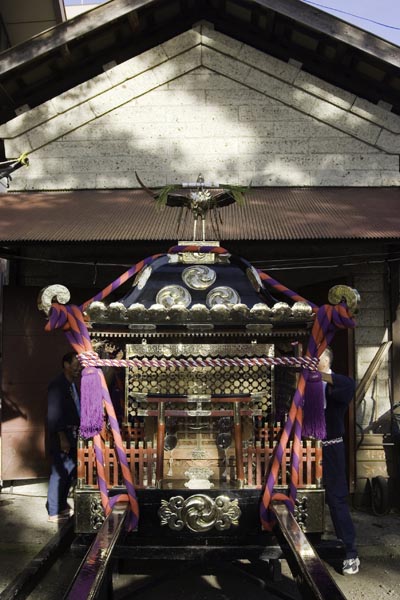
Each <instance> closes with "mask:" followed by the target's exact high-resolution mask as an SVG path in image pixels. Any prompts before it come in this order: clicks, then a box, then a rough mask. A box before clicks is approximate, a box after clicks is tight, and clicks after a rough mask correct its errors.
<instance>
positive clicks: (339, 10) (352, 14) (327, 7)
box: [302, 0, 400, 31]
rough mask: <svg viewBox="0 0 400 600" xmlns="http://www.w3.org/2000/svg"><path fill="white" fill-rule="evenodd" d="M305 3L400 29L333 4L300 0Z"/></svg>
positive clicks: (382, 25)
mask: <svg viewBox="0 0 400 600" xmlns="http://www.w3.org/2000/svg"><path fill="white" fill-rule="evenodd" d="M302 2H304V3H305V4H312V5H313V6H318V8H323V9H325V10H333V11H335V12H338V13H341V14H343V15H347V16H349V17H355V18H356V19H361V20H362V21H368V22H369V23H374V25H379V26H380V27H387V28H388V29H395V30H396V31H400V27H396V26H395V25H388V24H387V23H381V22H380V21H375V20H374V19H369V18H368V17H362V16H361V15H355V14H354V13H351V12H347V11H346V10H341V9H340V8H334V7H333V6H326V5H325V4H319V2H313V1H312V0H302Z"/></svg>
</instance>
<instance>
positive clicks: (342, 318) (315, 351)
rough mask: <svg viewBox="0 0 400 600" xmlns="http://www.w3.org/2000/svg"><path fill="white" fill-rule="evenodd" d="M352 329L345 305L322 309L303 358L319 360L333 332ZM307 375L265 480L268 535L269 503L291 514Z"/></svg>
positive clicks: (303, 375) (271, 521) (264, 523)
mask: <svg viewBox="0 0 400 600" xmlns="http://www.w3.org/2000/svg"><path fill="white" fill-rule="evenodd" d="M354 326H355V323H354V320H353V319H352V318H351V317H350V315H349V312H348V309H347V307H346V306H345V305H343V304H339V305H337V306H330V305H323V306H321V307H320V308H319V309H318V311H317V318H316V320H315V322H314V325H313V328H312V331H311V336H310V340H309V344H308V348H307V352H306V357H314V358H317V360H318V358H319V357H320V356H321V354H322V352H323V351H324V350H325V348H326V347H327V346H328V345H329V343H330V342H331V340H332V338H333V336H334V334H335V331H336V328H340V329H344V328H352V327H354ZM306 373H307V372H306V371H303V372H302V373H301V375H300V377H299V381H298V384H297V389H296V392H295V394H294V397H293V401H292V404H291V407H290V410H289V414H288V418H287V421H286V423H285V426H284V430H283V432H282V435H281V438H280V440H279V442H278V444H277V445H276V447H275V451H274V455H273V458H272V460H271V462H270V464H269V470H268V474H267V479H266V483H265V487H264V491H263V496H262V500H261V504H260V518H261V523H262V527H263V529H266V530H268V531H271V530H272V529H273V526H274V524H275V518H274V515H273V513H272V511H271V510H270V508H269V506H270V503H271V501H272V500H282V501H284V502H285V504H286V505H287V506H288V508H289V509H290V510H292V511H293V509H294V505H295V501H296V495H297V487H298V482H299V468H300V459H301V451H302V450H301V449H302V444H301V430H302V424H303V404H304V392H305V387H306V377H307V375H306ZM292 430H293V445H292V454H291V473H290V485H289V495H285V494H282V493H279V494H277V493H276V492H275V491H274V487H275V485H276V482H277V479H278V473H279V468H280V465H281V461H282V457H283V455H284V452H285V451H286V447H287V444H288V441H289V437H290V434H291V433H292Z"/></svg>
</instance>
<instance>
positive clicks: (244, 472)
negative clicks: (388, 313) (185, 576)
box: [40, 176, 358, 558]
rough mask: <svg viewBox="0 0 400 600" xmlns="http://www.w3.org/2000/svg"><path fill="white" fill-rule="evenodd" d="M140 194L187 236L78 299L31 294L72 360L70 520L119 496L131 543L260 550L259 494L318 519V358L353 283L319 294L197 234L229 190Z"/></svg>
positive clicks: (344, 311) (349, 309) (86, 519)
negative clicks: (75, 365)
mask: <svg viewBox="0 0 400 600" xmlns="http://www.w3.org/2000/svg"><path fill="white" fill-rule="evenodd" d="M146 189H147V188H146ZM147 191H148V193H149V195H152V196H154V197H155V199H156V200H157V201H158V203H159V204H165V205H166V206H180V207H181V213H182V214H181V217H180V218H183V217H185V218H187V216H188V215H189V216H190V215H192V216H193V222H194V227H193V239H192V240H190V241H181V242H179V243H178V244H177V245H176V246H174V247H172V248H170V249H168V250H167V251H166V252H165V254H158V255H154V256H150V257H147V258H145V259H144V260H142V261H141V262H140V263H138V264H136V265H134V266H132V267H131V268H130V269H128V270H127V271H126V272H125V273H123V274H122V275H121V276H120V277H119V278H118V279H117V280H115V281H114V282H112V283H111V284H110V285H109V286H107V287H106V288H105V289H104V290H102V291H101V292H99V293H98V294H96V295H95V296H94V297H93V298H90V299H89V300H88V301H86V302H84V303H83V304H82V305H80V306H76V305H74V304H70V303H69V300H70V298H69V292H68V290H67V289H66V288H64V287H63V286H60V285H55V286H50V287H48V288H46V289H45V290H43V292H42V294H41V301H40V302H41V308H42V309H43V310H44V311H45V312H46V314H47V315H48V323H47V326H46V328H47V330H53V329H55V328H60V329H62V330H63V331H64V332H65V334H66V336H67V338H68V340H69V341H70V343H71V346H72V348H73V349H74V350H76V352H77V353H78V355H79V359H80V361H81V364H82V367H83V372H82V383H81V431H80V434H81V435H80V441H79V448H78V482H77V487H76V491H75V530H76V532H77V533H81V534H89V533H94V532H96V530H97V529H98V528H99V527H100V525H101V523H102V522H103V520H104V516H105V515H107V514H108V513H109V512H110V511H111V510H112V507H113V506H114V505H115V503H116V502H119V501H125V502H128V503H129V505H130V510H131V512H130V519H129V527H128V528H129V530H130V531H131V533H130V534H128V535H127V537H126V542H125V543H126V552H127V554H128V555H129V553H130V554H131V555H132V556H138V555H139V554H141V555H142V556H145V555H146V548H147V550H148V553H149V554H151V556H152V557H153V558H156V557H157V556H159V555H161V554H165V553H166V552H167V550H168V549H169V550H170V551H171V552H172V553H174V554H175V555H177V554H179V553H181V554H182V557H183V558H184V557H185V556H186V557H188V556H190V557H193V556H195V555H197V554H196V553H198V554H199V555H203V554H204V553H206V552H207V551H211V550H212V549H216V548H217V549H219V551H222V550H224V549H225V550H226V551H229V552H233V553H235V552H236V553H238V554H240V553H241V552H242V551H243V548H245V549H246V555H248V554H249V553H250V554H251V553H256V554H258V555H259V554H260V553H261V554H262V555H263V556H268V552H269V555H270V557H273V556H275V554H274V552H275V550H274V548H275V546H274V544H273V541H272V538H273V536H272V535H271V534H270V533H269V531H271V529H272V527H273V514H271V511H270V507H271V503H272V502H283V503H284V504H285V505H286V506H288V507H289V509H290V511H291V512H293V513H294V515H295V517H296V520H297V522H298V523H299V524H300V525H301V528H302V529H303V531H304V532H306V533H316V534H318V533H321V532H322V531H323V529H324V490H323V486H322V468H323V467H322V447H321V438H323V435H324V432H323V425H324V424H323V414H322V421H321V402H320V394H321V389H322V384H321V382H320V380H319V378H318V376H317V365H318V356H319V355H320V354H321V352H322V351H323V350H324V349H325V347H326V345H327V344H328V343H329V342H330V340H331V339H332V337H333V335H334V333H335V330H336V329H337V328H348V327H353V326H354V321H353V314H354V313H355V312H356V308H357V303H358V294H357V292H356V291H355V290H353V289H351V288H349V287H347V286H335V287H334V288H332V289H331V290H330V292H329V298H328V301H329V304H326V305H323V306H320V307H319V306H316V305H315V304H314V303H313V302H311V301H309V300H307V299H305V298H302V297H301V296H299V295H298V294H296V293H295V292H294V291H292V290H290V289H288V288H286V287H285V286H284V285H282V284H280V283H279V282H278V281H277V280H275V279H274V278H272V277H271V276H269V275H268V274H267V273H265V272H263V271H261V270H259V269H257V268H255V267H254V266H252V265H251V264H250V263H249V262H248V261H247V260H246V259H245V258H242V257H239V256H234V255H232V254H231V253H230V252H229V250H228V249H225V248H223V247H221V245H220V244H219V242H218V241H207V240H205V239H204V237H205V236H204V231H205V228H204V223H205V219H206V218H209V219H210V220H211V222H212V224H213V225H214V229H215V233H216V235H215V237H216V238H217V237H218V213H219V209H220V208H221V207H223V206H224V205H226V204H229V203H232V202H235V201H237V202H241V201H242V199H243V191H244V190H243V189H242V188H239V187H233V186H223V187H216V186H212V185H211V184H207V183H205V182H204V181H203V179H202V177H201V176H199V178H198V180H197V181H196V182H195V183H191V184H185V185H183V186H176V187H175V188H173V186H168V187H167V188H164V189H163V190H161V191H158V192H154V193H153V192H152V191H151V190H147ZM198 230H199V231H198ZM199 232H200V235H198V233H199ZM198 237H200V238H201V239H197V238H198ZM127 282H129V284H130V287H127ZM131 282H132V283H131ZM121 289H124V292H123V293H121V291H120V290H121ZM318 395H319V400H318ZM318 402H319V403H318ZM322 410H323V409H322ZM268 548H270V550H268ZM128 549H129V550H128ZM188 553H189V554H188Z"/></svg>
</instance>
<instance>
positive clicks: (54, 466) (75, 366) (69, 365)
mask: <svg viewBox="0 0 400 600" xmlns="http://www.w3.org/2000/svg"><path fill="white" fill-rule="evenodd" d="M62 368H63V371H62V373H60V375H58V376H57V377H56V378H55V379H53V381H51V382H50V384H49V387H48V395H47V431H48V443H49V452H50V457H51V472H50V479H49V487H48V493H47V504H46V507H47V511H48V513H49V519H48V520H49V521H51V522H55V523H57V522H59V521H62V520H64V519H68V518H69V517H70V516H71V515H72V509H71V507H70V506H69V505H68V502H67V498H68V493H69V489H70V487H71V484H72V483H73V481H74V479H75V477H76V461H77V459H76V449H77V440H78V429H79V424H80V404H79V394H78V385H79V378H80V372H81V366H80V363H79V361H78V358H77V355H76V353H75V352H68V353H67V354H65V355H64V356H63V358H62Z"/></svg>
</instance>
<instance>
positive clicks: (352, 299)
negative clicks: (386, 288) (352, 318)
mask: <svg viewBox="0 0 400 600" xmlns="http://www.w3.org/2000/svg"><path fill="white" fill-rule="evenodd" d="M360 300H361V298H360V294H359V293H358V292H357V290H356V289H354V288H351V287H349V286H348V285H334V286H333V287H332V288H331V289H330V290H329V292H328V301H329V302H330V304H339V303H340V302H343V301H344V302H346V304H347V308H348V309H349V311H350V312H351V313H352V314H356V313H357V312H358V305H359V303H360Z"/></svg>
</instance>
